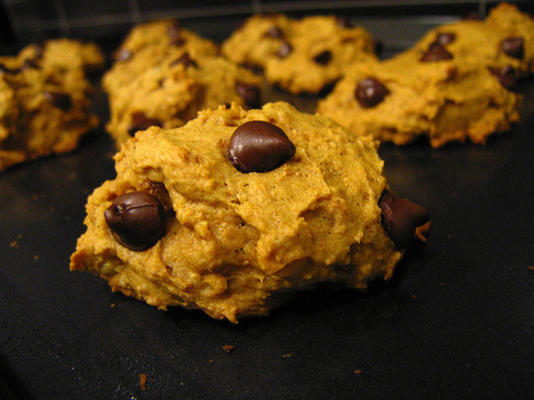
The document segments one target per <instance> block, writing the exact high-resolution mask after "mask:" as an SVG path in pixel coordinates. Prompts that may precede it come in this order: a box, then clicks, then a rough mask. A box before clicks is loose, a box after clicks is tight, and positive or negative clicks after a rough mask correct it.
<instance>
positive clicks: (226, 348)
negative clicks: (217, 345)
mask: <svg viewBox="0 0 534 400" xmlns="http://www.w3.org/2000/svg"><path fill="white" fill-rule="evenodd" d="M222 349H223V350H224V351H226V352H227V353H230V352H232V351H234V349H235V346H233V345H231V344H225V345H224V346H223V347H222Z"/></svg>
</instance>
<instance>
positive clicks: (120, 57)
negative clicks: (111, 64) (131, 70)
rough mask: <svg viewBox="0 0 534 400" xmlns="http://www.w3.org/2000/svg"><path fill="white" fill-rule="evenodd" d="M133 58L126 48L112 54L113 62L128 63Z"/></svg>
mask: <svg viewBox="0 0 534 400" xmlns="http://www.w3.org/2000/svg"><path fill="white" fill-rule="evenodd" d="M132 57H133V53H132V52H131V51H130V50H129V49H127V48H126V47H124V48H122V49H119V50H117V51H116V52H115V53H113V59H114V60H115V61H128V60H130V59H131V58H132Z"/></svg>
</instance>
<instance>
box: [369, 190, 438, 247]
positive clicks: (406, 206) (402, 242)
mask: <svg viewBox="0 0 534 400" xmlns="http://www.w3.org/2000/svg"><path fill="white" fill-rule="evenodd" d="M378 205H379V206H380V208H381V209H382V223H383V224H384V228H385V230H386V232H387V233H388V235H389V237H390V238H391V240H393V242H394V243H395V247H396V248H397V249H405V248H407V247H408V246H409V245H410V244H411V243H412V242H413V240H414V238H415V228H417V227H418V226H421V225H423V224H425V223H426V222H428V220H429V219H430V217H429V215H428V212H427V211H426V209H425V208H424V207H422V206H420V205H419V204H416V203H414V202H412V201H410V200H408V199H402V198H400V197H398V196H397V195H396V194H395V193H393V192H392V191H390V190H387V189H386V190H384V192H383V193H382V197H381V198H380V200H379V202H378Z"/></svg>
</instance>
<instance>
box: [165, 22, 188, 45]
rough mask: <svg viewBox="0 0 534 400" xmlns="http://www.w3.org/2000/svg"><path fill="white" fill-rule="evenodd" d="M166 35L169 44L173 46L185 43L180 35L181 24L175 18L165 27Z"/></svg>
mask: <svg viewBox="0 0 534 400" xmlns="http://www.w3.org/2000/svg"><path fill="white" fill-rule="evenodd" d="M167 36H168V37H169V42H170V44H172V45H174V46H182V45H183V44H184V43H185V39H184V38H183V36H182V26H181V25H180V22H179V21H178V20H177V19H175V20H173V21H172V22H171V23H170V24H169V26H168V27H167Z"/></svg>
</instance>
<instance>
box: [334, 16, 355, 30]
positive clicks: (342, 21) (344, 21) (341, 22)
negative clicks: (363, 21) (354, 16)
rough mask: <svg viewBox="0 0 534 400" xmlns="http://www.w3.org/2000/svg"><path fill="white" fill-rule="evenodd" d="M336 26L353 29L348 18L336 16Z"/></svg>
mask: <svg viewBox="0 0 534 400" xmlns="http://www.w3.org/2000/svg"><path fill="white" fill-rule="evenodd" d="M336 24H337V25H338V26H339V27H341V28H352V23H351V22H350V21H349V19H348V18H347V17H340V16H336Z"/></svg>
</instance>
